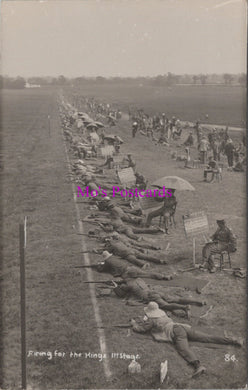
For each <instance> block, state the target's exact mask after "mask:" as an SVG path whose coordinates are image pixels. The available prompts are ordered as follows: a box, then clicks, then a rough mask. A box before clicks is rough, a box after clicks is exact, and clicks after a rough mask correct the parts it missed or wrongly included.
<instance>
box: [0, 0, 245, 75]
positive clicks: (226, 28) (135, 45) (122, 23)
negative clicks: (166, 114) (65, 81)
mask: <svg viewBox="0 0 248 390" xmlns="http://www.w3.org/2000/svg"><path fill="white" fill-rule="evenodd" d="M0 32H1V73H2V74H5V75H9V76H17V75H21V76H25V77H27V76H34V75H37V76H46V75H51V76H57V75H61V74H63V75H65V76H69V77H73V76H98V75H102V76H107V77H108V76H138V75H139V76H154V75H158V74H165V73H167V72H172V73H177V74H183V73H190V74H193V73H239V72H245V71H246V35H247V34H246V0H139V1H136V0H77V1H75V0H48V1H44V0H41V1H39V0H37V1H35V0H25V1H21V0H16V1H15V0H14V1H13V0H2V2H1V31H0Z"/></svg>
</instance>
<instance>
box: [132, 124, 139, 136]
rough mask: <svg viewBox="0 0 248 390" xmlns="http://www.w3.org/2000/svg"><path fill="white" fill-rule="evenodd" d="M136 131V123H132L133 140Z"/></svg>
mask: <svg viewBox="0 0 248 390" xmlns="http://www.w3.org/2000/svg"><path fill="white" fill-rule="evenodd" d="M137 131H138V122H136V121H135V122H133V124H132V137H133V138H135V135H136V133H137Z"/></svg>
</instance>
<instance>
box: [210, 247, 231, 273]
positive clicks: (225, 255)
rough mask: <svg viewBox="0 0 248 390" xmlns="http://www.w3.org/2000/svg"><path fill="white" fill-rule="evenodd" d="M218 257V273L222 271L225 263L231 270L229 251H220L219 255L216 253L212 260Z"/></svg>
mask: <svg viewBox="0 0 248 390" xmlns="http://www.w3.org/2000/svg"><path fill="white" fill-rule="evenodd" d="M216 257H218V260H219V262H220V271H221V270H222V269H223V266H224V264H225V263H228V264H229V268H232V261H231V255H230V252H229V250H225V251H222V252H220V253H216V254H215V255H214V258H216Z"/></svg>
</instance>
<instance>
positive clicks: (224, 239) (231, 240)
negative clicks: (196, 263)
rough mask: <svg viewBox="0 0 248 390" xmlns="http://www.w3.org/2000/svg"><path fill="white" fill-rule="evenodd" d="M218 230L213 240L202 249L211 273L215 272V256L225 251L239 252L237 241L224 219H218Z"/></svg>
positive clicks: (204, 259)
mask: <svg viewBox="0 0 248 390" xmlns="http://www.w3.org/2000/svg"><path fill="white" fill-rule="evenodd" d="M216 222H217V225H218V229H217V230H216V232H215V233H214V235H213V236H212V237H211V238H212V240H211V241H210V242H207V243H206V245H204V247H203V249H202V258H203V264H202V265H201V268H203V267H204V266H205V265H207V266H208V269H209V271H210V272H211V273H212V272H215V271H216V268H215V266H214V255H215V254H216V253H221V252H223V251H228V252H235V251H236V250H237V241H236V238H235V236H234V235H233V233H232V231H231V229H229V228H228V227H227V226H226V222H225V220H224V219H217V221H216Z"/></svg>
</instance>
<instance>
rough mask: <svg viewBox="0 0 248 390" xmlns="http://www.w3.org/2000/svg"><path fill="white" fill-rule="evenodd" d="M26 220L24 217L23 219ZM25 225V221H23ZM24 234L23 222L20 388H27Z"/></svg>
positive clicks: (21, 227) (21, 246)
mask: <svg viewBox="0 0 248 390" xmlns="http://www.w3.org/2000/svg"><path fill="white" fill-rule="evenodd" d="M25 221H26V219H25ZM25 225H26V222H25ZM25 236H26V234H25V227H24V224H20V225H19V243H20V295H21V367H22V389H24V390H26V388H27V368H26V367H27V365H26V296H25V295H26V294H25V244H26V237H25Z"/></svg>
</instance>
